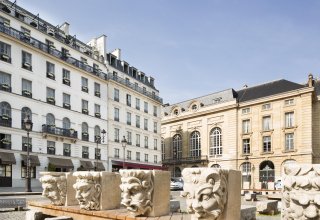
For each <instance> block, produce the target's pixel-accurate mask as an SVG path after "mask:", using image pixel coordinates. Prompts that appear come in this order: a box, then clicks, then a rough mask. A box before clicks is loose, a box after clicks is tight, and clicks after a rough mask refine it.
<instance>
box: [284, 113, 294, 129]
mask: <svg viewBox="0 0 320 220" xmlns="http://www.w3.org/2000/svg"><path fill="white" fill-rule="evenodd" d="M285 118H286V121H285V123H286V124H285V126H286V128H292V127H293V126H294V113H293V112H287V113H286V114H285Z"/></svg>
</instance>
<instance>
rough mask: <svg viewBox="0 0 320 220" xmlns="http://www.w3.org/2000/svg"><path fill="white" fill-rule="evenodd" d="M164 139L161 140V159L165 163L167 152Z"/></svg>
mask: <svg viewBox="0 0 320 220" xmlns="http://www.w3.org/2000/svg"><path fill="white" fill-rule="evenodd" d="M165 147H166V145H165V143H164V138H161V159H162V161H164V160H165V159H166V150H165Z"/></svg>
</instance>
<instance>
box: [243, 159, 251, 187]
mask: <svg viewBox="0 0 320 220" xmlns="http://www.w3.org/2000/svg"><path fill="white" fill-rule="evenodd" d="M244 159H245V161H246V163H245V164H246V181H247V182H249V162H248V161H249V157H248V156H246V157H245V158H244ZM250 168H251V166H250ZM250 185H251V183H250V182H249V186H248V187H249V188H250Z"/></svg>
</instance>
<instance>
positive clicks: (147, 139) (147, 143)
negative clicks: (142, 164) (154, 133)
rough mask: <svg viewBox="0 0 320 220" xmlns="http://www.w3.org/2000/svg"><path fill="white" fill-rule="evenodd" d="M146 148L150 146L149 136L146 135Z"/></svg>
mask: <svg viewBox="0 0 320 220" xmlns="http://www.w3.org/2000/svg"><path fill="white" fill-rule="evenodd" d="M144 148H149V137H148V136H144Z"/></svg>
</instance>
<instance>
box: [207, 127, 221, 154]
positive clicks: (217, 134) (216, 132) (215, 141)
mask: <svg viewBox="0 0 320 220" xmlns="http://www.w3.org/2000/svg"><path fill="white" fill-rule="evenodd" d="M209 154H210V156H215V155H222V134H221V129H220V128H217V127H216V128H213V129H212V130H211V132H210V152H209Z"/></svg>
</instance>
